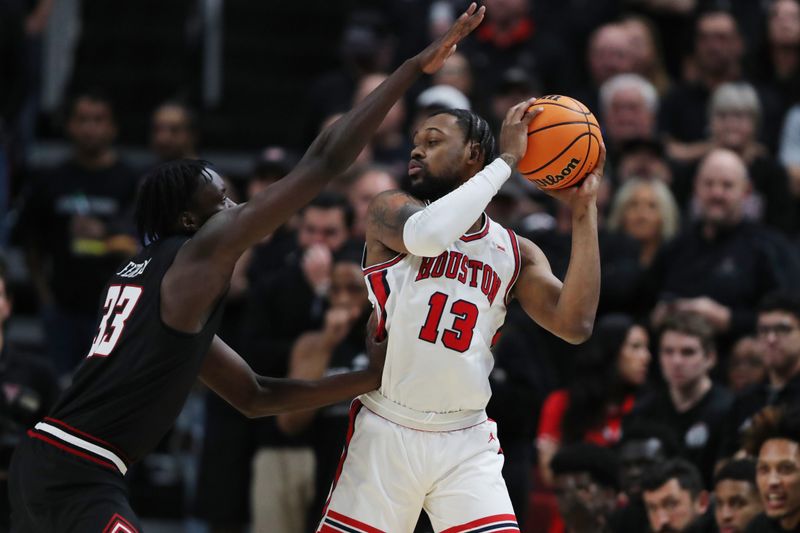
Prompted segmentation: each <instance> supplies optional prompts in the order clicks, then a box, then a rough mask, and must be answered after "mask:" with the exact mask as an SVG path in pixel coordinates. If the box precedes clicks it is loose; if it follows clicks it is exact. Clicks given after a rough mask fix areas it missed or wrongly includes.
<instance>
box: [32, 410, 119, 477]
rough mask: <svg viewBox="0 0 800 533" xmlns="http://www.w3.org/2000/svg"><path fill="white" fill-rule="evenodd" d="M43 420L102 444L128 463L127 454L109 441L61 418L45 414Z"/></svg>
mask: <svg viewBox="0 0 800 533" xmlns="http://www.w3.org/2000/svg"><path fill="white" fill-rule="evenodd" d="M44 420H45V421H46V422H52V423H53V424H55V425H57V426H61V428H62V429H66V430H67V431H68V432H69V433H74V434H75V436H80V437H85V438H87V439H91V440H93V441H95V442H96V443H97V444H100V445H102V446H103V447H104V448H108V450H109V451H111V452H114V455H119V456H120V458H121V459H122V460H123V461H125V465H126V466H127V465H128V464H129V463H130V461H129V460H128V456H127V455H125V452H123V451H122V450H120V449H119V448H117V447H116V446H114V445H113V444H110V443H108V442H106V441H104V440H103V439H98V438H97V437H95V436H93V435H89V434H88V433H86V432H84V431H81V430H80V429H76V428H74V427H72V426H70V425H69V424H67V423H66V422H62V421H61V420H56V419H55V418H50V417H49V416H46V417H45V418H44Z"/></svg>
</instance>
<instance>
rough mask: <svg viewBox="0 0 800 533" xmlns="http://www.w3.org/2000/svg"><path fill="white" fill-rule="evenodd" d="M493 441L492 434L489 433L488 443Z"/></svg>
mask: <svg viewBox="0 0 800 533" xmlns="http://www.w3.org/2000/svg"><path fill="white" fill-rule="evenodd" d="M493 440H496V439H495V438H494V433H492V432H489V442H492V441H493ZM487 444H488V442H487Z"/></svg>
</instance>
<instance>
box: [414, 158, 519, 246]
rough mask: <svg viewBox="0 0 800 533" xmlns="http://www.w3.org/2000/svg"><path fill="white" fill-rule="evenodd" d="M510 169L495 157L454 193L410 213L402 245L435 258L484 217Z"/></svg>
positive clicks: (509, 174) (509, 173) (507, 176)
mask: <svg viewBox="0 0 800 533" xmlns="http://www.w3.org/2000/svg"><path fill="white" fill-rule="evenodd" d="M509 176H511V168H510V167H509V165H508V163H506V162H505V160H503V159H500V158H498V159H495V160H494V161H493V162H492V163H491V164H489V165H487V166H486V167H485V168H484V169H483V170H481V171H480V172H478V173H477V174H475V175H474V176H473V177H471V178H470V179H469V180H467V181H466V182H465V183H464V184H462V185H461V186H460V187H458V188H457V189H456V190H454V191H453V192H451V193H449V194H446V195H445V196H443V197H441V198H439V199H438V200H436V201H435V202H433V203H432V204H430V205H429V206H427V207H426V208H425V209H423V210H421V211H418V212H416V213H414V214H413V215H411V216H410V217H409V218H408V220H406V222H405V224H404V225H403V244H404V245H405V247H406V249H407V250H408V251H409V252H411V253H412V254H414V255H416V256H420V257H435V256H437V255H439V254H441V253H442V252H444V251H445V250H446V249H447V247H448V246H450V245H451V244H453V242H455V241H456V239H458V238H459V237H461V236H462V235H463V234H464V233H465V232H466V231H467V230H469V228H470V226H472V225H473V224H474V223H475V221H476V220H478V218H479V217H480V216H481V214H482V213H483V211H484V209H486V206H487V205H489V202H490V201H491V200H492V198H493V197H494V195H495V194H497V191H499V190H500V187H502V186H503V183H505V182H506V180H507V179H508V178H509Z"/></svg>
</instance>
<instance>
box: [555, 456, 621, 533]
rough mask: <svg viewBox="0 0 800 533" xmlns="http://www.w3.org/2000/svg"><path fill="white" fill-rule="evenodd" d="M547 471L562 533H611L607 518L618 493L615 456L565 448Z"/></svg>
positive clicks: (615, 502) (617, 464) (614, 504)
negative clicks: (551, 481)
mask: <svg viewBox="0 0 800 533" xmlns="http://www.w3.org/2000/svg"><path fill="white" fill-rule="evenodd" d="M550 467H551V469H552V470H553V475H554V479H553V486H554V489H555V492H556V497H557V498H558V510H559V513H560V514H561V516H562V517H563V518H564V525H565V533H612V531H613V530H612V528H611V524H610V517H611V515H612V513H613V511H614V509H615V508H616V506H617V493H618V492H619V461H618V460H617V455H616V454H615V453H614V452H613V451H611V450H610V449H608V448H603V447H600V446H597V445H595V444H589V443H577V444H568V445H566V446H564V447H563V448H561V449H560V450H558V453H556V455H555V456H554V457H553V460H552V462H551V463H550Z"/></svg>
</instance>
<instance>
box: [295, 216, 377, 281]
mask: <svg viewBox="0 0 800 533" xmlns="http://www.w3.org/2000/svg"><path fill="white" fill-rule="evenodd" d="M347 238H348V230H347V221H346V220H345V214H344V211H343V210H342V209H340V208H338V207H332V208H328V209H326V208H322V207H316V206H308V207H307V208H306V209H305V210H304V211H303V213H302V218H301V220H300V228H299V229H298V232H297V240H298V243H299V244H300V247H301V248H303V249H306V248H308V247H309V246H311V245H314V244H322V245H324V246H325V247H327V248H328V249H329V250H331V251H332V252H335V251H337V250H339V249H340V248H341V247H342V246H343V245H344V243H345V242H346V241H347ZM362 282H363V280H362Z"/></svg>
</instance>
